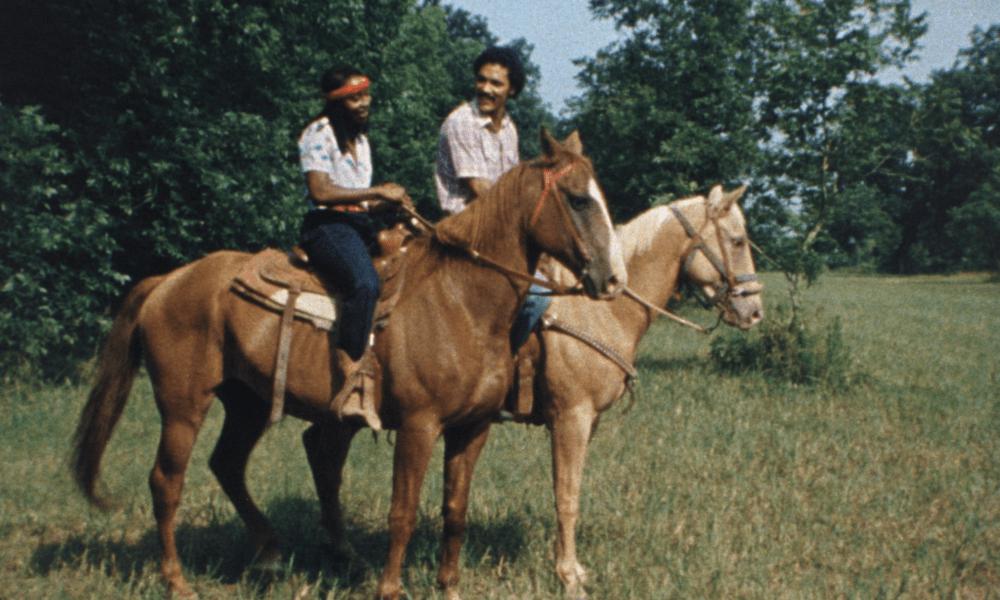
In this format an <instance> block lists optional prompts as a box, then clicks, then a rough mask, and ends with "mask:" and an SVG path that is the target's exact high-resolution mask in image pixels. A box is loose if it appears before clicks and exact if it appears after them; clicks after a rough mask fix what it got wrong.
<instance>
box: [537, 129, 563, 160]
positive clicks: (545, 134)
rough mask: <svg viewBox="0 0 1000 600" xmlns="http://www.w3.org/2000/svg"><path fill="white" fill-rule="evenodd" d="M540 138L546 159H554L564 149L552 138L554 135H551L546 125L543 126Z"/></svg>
mask: <svg viewBox="0 0 1000 600" xmlns="http://www.w3.org/2000/svg"><path fill="white" fill-rule="evenodd" d="M539 137H540V138H541V142H542V154H544V155H545V158H552V157H554V156H555V155H556V153H558V152H559V150H561V149H562V146H560V145H559V142H557V141H556V138H554V137H552V134H551V133H549V128H548V127H546V126H545V125H542V131H541V134H540V135H539Z"/></svg>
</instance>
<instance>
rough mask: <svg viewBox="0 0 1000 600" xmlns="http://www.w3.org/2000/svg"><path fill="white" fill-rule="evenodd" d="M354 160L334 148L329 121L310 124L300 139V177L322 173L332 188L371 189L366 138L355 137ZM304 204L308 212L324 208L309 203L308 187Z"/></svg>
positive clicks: (335, 142) (348, 154) (320, 120)
mask: <svg viewBox="0 0 1000 600" xmlns="http://www.w3.org/2000/svg"><path fill="white" fill-rule="evenodd" d="M355 152H356V153H357V155H358V158H357V160H355V159H354V157H353V156H351V153H350V152H348V153H346V154H345V153H342V152H341V151H340V148H338V147H337V138H336V137H334V135H333V127H331V126H330V119H328V118H327V117H321V118H319V119H317V120H315V121H313V122H312V123H310V124H309V126H308V127H306V128H305V129H304V130H303V131H302V135H301V136H299V164H300V165H301V167H302V174H303V175H305V174H306V173H307V172H309V171H322V172H324V173H327V174H329V175H330V181H332V182H333V184H334V185H339V186H340V187H344V188H350V189H363V188H370V187H371V186H372V151H371V146H369V145H368V138H367V137H366V136H365V135H360V136H358V139H357V140H356V142H355ZM306 204H307V205H308V206H309V209H310V210H311V209H314V208H326V207H325V206H320V205H318V204H315V203H314V202H313V201H312V197H311V196H310V195H309V188H308V186H307V187H306Z"/></svg>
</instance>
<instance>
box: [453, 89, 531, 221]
mask: <svg viewBox="0 0 1000 600" xmlns="http://www.w3.org/2000/svg"><path fill="white" fill-rule="evenodd" d="M489 126H490V118H489V117H488V116H486V115H483V114H482V113H480V112H479V108H478V106H477V105H476V104H475V102H467V103H465V104H462V105H461V106H459V107H458V108H456V109H455V110H453V111H451V114H450V115H448V118H447V119H445V121H444V124H443V125H441V134H440V136H439V137H438V151H437V160H436V166H435V169H434V180H435V182H436V184H437V193H438V201H439V202H440V203H441V208H442V209H443V210H444V211H445V212H446V213H448V214H455V213H458V212H461V211H462V210H463V209H464V208H465V207H466V205H467V204H468V202H469V200H470V198H471V193H470V192H469V191H468V190H464V189H462V187H461V186H460V185H459V180H460V179H465V178H482V179H487V180H489V181H490V183H496V181H497V179H499V178H500V176H501V175H503V174H504V173H506V172H507V171H509V170H510V169H512V168H513V167H515V166H517V164H518V162H520V155H519V153H518V150H517V144H518V139H517V128H516V127H514V121H512V120H511V118H510V115H506V114H505V115H504V117H503V121H502V122H501V125H500V131H499V133H493V132H492V131H490V130H489Z"/></svg>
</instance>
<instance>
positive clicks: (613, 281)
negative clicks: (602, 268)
mask: <svg viewBox="0 0 1000 600" xmlns="http://www.w3.org/2000/svg"><path fill="white" fill-rule="evenodd" d="M623 291H625V283H624V282H622V281H621V280H619V279H618V276H617V275H615V274H611V276H610V277H608V279H607V280H606V281H605V282H604V288H603V289H602V290H601V299H602V300H613V299H615V298H617V297H618V296H619V295H620V294H621V293H622V292H623Z"/></svg>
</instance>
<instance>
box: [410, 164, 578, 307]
mask: <svg viewBox="0 0 1000 600" xmlns="http://www.w3.org/2000/svg"><path fill="white" fill-rule="evenodd" d="M577 164H579V163H570V164H569V165H567V166H566V167H564V168H563V169H562V170H561V171H559V172H558V173H555V174H554V175H553V174H552V170H551V169H545V170H544V171H543V172H542V175H543V178H544V182H545V183H544V186H543V188H542V195H541V197H540V198H539V199H538V206H537V207H536V208H535V212H534V214H532V217H531V220H530V221H529V223H528V226H529V227H531V226H533V225H534V224H535V221H536V220H537V219H538V215H539V213H541V211H542V206H543V205H544V204H545V198H546V197H547V196H548V195H549V189H550V188H552V187H554V186H555V183H556V181H558V180H559V178H561V177H562V176H563V175H566V174H567V173H569V172H570V171H571V170H572V169H573V167H575V166H577ZM556 206H558V207H559V213H560V215H561V216H562V218H563V221H564V223H565V225H566V226H567V228H568V229H569V231H570V232H571V233H572V235H573V243H574V244H575V245H576V249H577V251H578V252H579V253H580V254H581V256H582V257H583V263H584V265H585V266H584V272H586V269H587V266H586V265H589V264H590V262H591V258H590V253H588V252H587V249H586V247H585V245H584V243H583V239H582V238H581V237H580V233H579V232H578V231H577V230H576V227H575V226H574V225H573V221H572V220H571V219H570V216H569V213H568V212H567V210H566V206H565V203H563V202H556ZM402 209H403V211H404V212H405V213H407V214H408V215H410V216H411V217H413V218H414V219H416V220H417V221H419V222H420V224H421V225H423V226H424V227H425V228H426V229H428V230H429V231H430V232H431V235H433V236H434V237H435V238H437V239H438V241H440V242H442V243H444V244H447V245H449V246H453V247H455V248H459V249H461V250H463V251H464V252H465V253H466V254H468V255H469V257H470V258H472V260H474V261H475V262H478V263H480V264H482V265H485V266H487V267H490V268H491V269H493V270H495V271H499V272H501V273H503V274H504V275H508V276H510V277H513V278H515V279H520V280H522V281H526V282H528V283H529V284H534V285H538V286H540V287H543V288H545V289H547V290H549V291H550V293H551V294H552V295H559V296H570V295H578V294H582V293H583V287H582V286H581V285H580V284H577V285H574V286H566V285H563V284H561V283H557V282H552V281H548V280H546V279H539V278H538V277H535V276H534V275H529V274H528V273H523V272H521V271H518V270H516V269H511V268H510V267H507V266H505V265H502V264H500V263H499V262H497V261H495V260H493V259H491V258H489V257H486V256H483V255H482V254H480V253H479V251H478V250H476V249H474V248H469V247H467V246H465V245H462V244H459V243H456V242H453V241H449V240H445V239H443V238H441V236H439V235H438V233H437V228H436V227H435V226H434V224H433V223H431V222H430V221H428V220H427V219H425V218H424V217H423V216H421V215H420V214H419V213H417V211H416V209H414V208H412V207H410V206H404V207H402Z"/></svg>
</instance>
